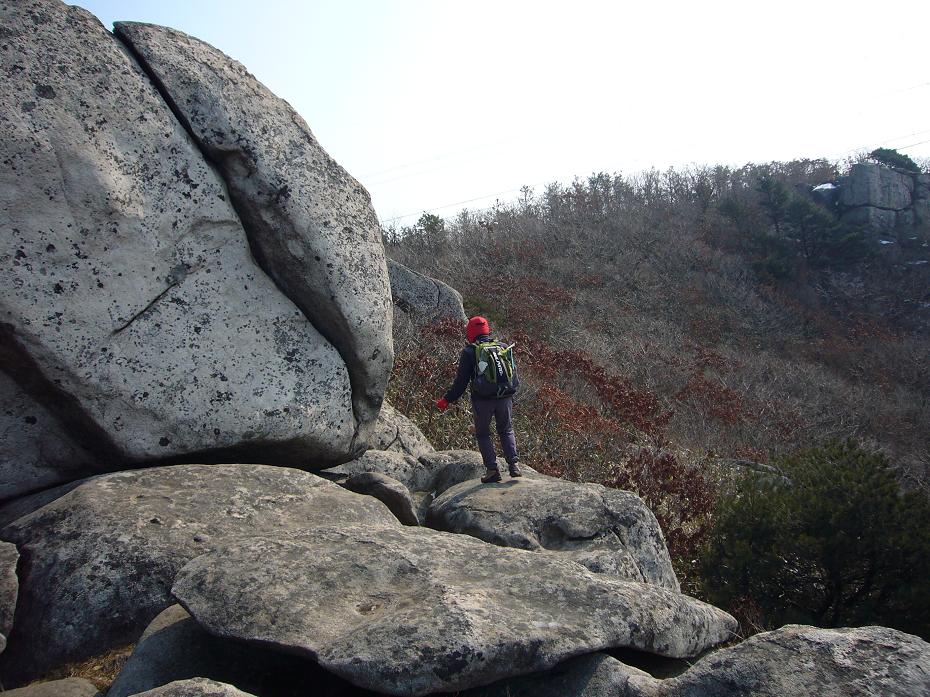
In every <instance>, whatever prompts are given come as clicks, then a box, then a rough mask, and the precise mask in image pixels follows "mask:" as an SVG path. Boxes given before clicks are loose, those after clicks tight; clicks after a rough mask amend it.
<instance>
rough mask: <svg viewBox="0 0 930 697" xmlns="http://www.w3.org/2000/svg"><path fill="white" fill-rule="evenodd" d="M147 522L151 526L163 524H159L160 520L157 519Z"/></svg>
mask: <svg viewBox="0 0 930 697" xmlns="http://www.w3.org/2000/svg"><path fill="white" fill-rule="evenodd" d="M149 522H150V523H151V524H152V525H162V524H163V523H162V522H161V518H157V517H156V518H152V519H151V520H150V521H149Z"/></svg>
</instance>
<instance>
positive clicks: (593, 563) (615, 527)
mask: <svg viewBox="0 0 930 697" xmlns="http://www.w3.org/2000/svg"><path fill="white" fill-rule="evenodd" d="M426 523H427V525H429V526H430V527H432V528H436V529H439V530H447V531H449V532H456V533H464V534H466V535H472V536H473V537H477V538H479V539H482V540H485V541H486V542H491V543H492V544H496V545H501V546H504V547H516V548H519V549H528V550H547V551H549V552H555V553H558V554H559V555H561V556H564V557H565V558H567V559H571V560H573V561H576V562H578V563H579V564H583V565H584V566H586V567H587V568H588V569H590V570H591V571H595V572H599V573H607V574H612V575H614V576H617V577H619V578H623V579H628V580H632V581H642V582H644V583H654V584H657V585H659V586H662V587H664V588H669V589H671V590H674V591H678V590H679V586H678V579H677V578H676V577H675V571H674V570H673V569H672V562H671V559H670V558H669V555H668V550H667V549H666V547H665V538H664V537H663V535H662V530H661V529H660V528H659V523H658V521H656V518H655V516H654V515H653V514H652V511H650V510H649V509H648V508H647V507H646V504H645V503H643V501H642V499H640V498H639V497H638V496H636V494H632V493H630V492H628V491H620V490H617V489H608V488H606V487H603V486H600V485H599V484H578V483H574V482H567V481H565V480H563V479H555V478H553V477H547V476H544V475H541V474H535V473H527V476H524V477H522V478H520V479H510V480H505V481H503V482H501V483H499V484H493V485H484V484H481V482H480V481H477V480H470V481H467V482H464V483H462V484H458V485H456V486H453V487H452V488H450V489H448V490H446V491H445V493H443V494H442V495H440V496H439V497H438V498H437V499H436V500H435V501H433V503H432V504H431V505H430V507H429V512H428V514H427V518H426Z"/></svg>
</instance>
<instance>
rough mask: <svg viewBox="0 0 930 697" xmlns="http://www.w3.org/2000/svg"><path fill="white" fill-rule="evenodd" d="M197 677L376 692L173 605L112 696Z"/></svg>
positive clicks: (250, 686) (269, 696)
mask: <svg viewBox="0 0 930 697" xmlns="http://www.w3.org/2000/svg"><path fill="white" fill-rule="evenodd" d="M194 677H203V678H210V679H212V680H217V681H219V682H223V683H229V684H230V685H235V686H236V687H237V688H239V689H240V690H244V691H246V692H251V693H255V694H256V695H261V697H294V695H326V697H342V696H345V697H363V695H371V696H372V697H374V695H375V694H376V693H373V692H367V691H362V690H359V688H357V687H356V686H355V685H352V684H351V683H348V682H346V681H345V680H342V679H341V678H338V677H336V676H335V675H333V674H332V673H328V672H327V671H325V670H323V669H322V668H321V667H320V666H319V664H317V663H316V662H315V661H313V660H311V659H310V658H307V657H306V656H294V655H291V654H286V653H282V652H280V651H274V650H272V649H268V648H265V647H262V646H253V645H250V644H244V643H242V642H238V641H230V640H228V639H221V638H219V637H215V636H213V635H212V634H210V633H208V632H207V631H205V630H204V629H203V628H202V627H201V626H200V625H199V624H197V622H196V621H194V619H193V618H192V617H191V616H190V615H189V614H188V613H187V612H186V611H185V610H184V609H183V608H182V607H181V606H180V605H172V606H171V607H169V608H168V609H166V610H165V611H164V612H162V613H161V614H160V615H158V617H156V618H155V619H154V620H153V621H152V624H150V625H149V626H148V628H147V629H146V630H145V633H144V634H143V635H142V638H141V639H140V641H139V643H138V644H137V645H136V647H135V649H134V650H133V652H132V656H130V657H129V660H128V661H127V662H126V665H125V666H123V669H122V670H121V671H120V674H119V676H117V678H116V680H115V682H114V683H113V684H112V685H111V686H110V689H109V690H108V691H107V697H128V696H129V695H132V694H136V693H138V692H144V691H145V690H151V689H154V688H156V687H159V686H161V685H167V684H168V683H171V682H175V681H178V680H184V679H188V678H194Z"/></svg>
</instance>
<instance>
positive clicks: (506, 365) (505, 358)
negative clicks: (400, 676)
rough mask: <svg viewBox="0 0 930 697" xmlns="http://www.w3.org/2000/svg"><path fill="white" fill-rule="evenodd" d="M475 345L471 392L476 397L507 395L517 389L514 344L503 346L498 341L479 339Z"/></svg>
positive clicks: (518, 382)
mask: <svg viewBox="0 0 930 697" xmlns="http://www.w3.org/2000/svg"><path fill="white" fill-rule="evenodd" d="M472 346H474V347H475V374H474V375H473V376H472V381H471V393H472V394H473V395H476V396H478V397H509V396H510V395H512V394H514V393H515V392H516V391H517V387H519V386H520V380H519V379H518V378H517V362H516V360H514V357H513V347H514V344H510V346H504V344H502V343H501V342H500V341H481V342H475V343H474V344H472Z"/></svg>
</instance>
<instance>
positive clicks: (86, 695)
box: [3, 678, 101, 697]
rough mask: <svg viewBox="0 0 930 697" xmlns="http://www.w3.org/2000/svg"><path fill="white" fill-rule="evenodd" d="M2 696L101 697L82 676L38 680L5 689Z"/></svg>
mask: <svg viewBox="0 0 930 697" xmlns="http://www.w3.org/2000/svg"><path fill="white" fill-rule="evenodd" d="M3 695H4V697H101V695H100V691H99V690H97V688H96V686H94V684H93V683H92V682H90V681H88V680H84V679H83V678H65V679H64V680H52V681H51V682H40V683H35V684H34V685H29V686H27V687H20V688H17V689H15V690H7V691H6V692H4V693H3Z"/></svg>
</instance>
